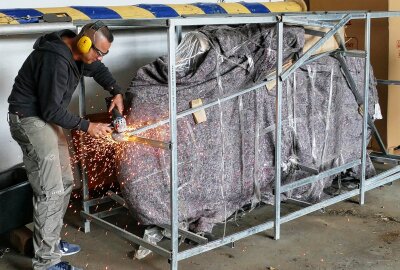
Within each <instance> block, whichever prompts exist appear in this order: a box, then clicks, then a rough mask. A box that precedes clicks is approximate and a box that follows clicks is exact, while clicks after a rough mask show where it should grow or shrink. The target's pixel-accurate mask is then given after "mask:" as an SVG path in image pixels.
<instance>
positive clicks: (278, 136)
mask: <svg viewBox="0 0 400 270" xmlns="http://www.w3.org/2000/svg"><path fill="white" fill-rule="evenodd" d="M276 33H277V40H276V42H277V44H276V48H277V57H276V101H275V111H276V118H275V119H276V120H275V121H276V129H275V145H276V147H275V226H274V238H275V240H278V239H279V238H280V229H281V221H280V218H281V172H282V166H281V163H282V160H281V159H282V157H281V154H282V84H283V82H282V80H281V77H280V76H281V73H282V70H283V67H282V65H283V22H278V23H277V24H276Z"/></svg>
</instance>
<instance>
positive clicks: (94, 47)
mask: <svg viewBox="0 0 400 270" xmlns="http://www.w3.org/2000/svg"><path fill="white" fill-rule="evenodd" d="M92 48H93V50H95V52H96V53H97V55H98V56H101V57H104V56H106V55H107V53H108V52H109V51H106V52H102V51H100V50H99V49H98V48H96V46H94V44H92Z"/></svg>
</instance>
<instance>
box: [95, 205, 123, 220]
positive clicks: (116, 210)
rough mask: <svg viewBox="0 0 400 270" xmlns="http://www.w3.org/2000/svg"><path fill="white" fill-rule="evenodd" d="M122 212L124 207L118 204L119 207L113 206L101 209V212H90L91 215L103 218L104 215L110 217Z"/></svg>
mask: <svg viewBox="0 0 400 270" xmlns="http://www.w3.org/2000/svg"><path fill="white" fill-rule="evenodd" d="M122 213H126V208H125V207H122V206H119V207H116V208H113V209H111V210H105V211H101V212H97V213H92V214H91V215H93V216H96V217H98V218H101V219H103V218H106V217H111V216H115V215H118V214H122Z"/></svg>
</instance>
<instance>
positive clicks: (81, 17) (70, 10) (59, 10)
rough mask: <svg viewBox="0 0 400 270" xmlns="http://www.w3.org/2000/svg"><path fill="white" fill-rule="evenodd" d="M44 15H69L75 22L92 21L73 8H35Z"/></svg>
mask: <svg viewBox="0 0 400 270" xmlns="http://www.w3.org/2000/svg"><path fill="white" fill-rule="evenodd" d="M35 9H36V10H38V11H40V12H42V13H63V12H64V13H67V14H68V15H69V16H70V17H71V18H72V20H73V21H75V20H90V18H89V17H88V16H87V15H86V14H85V13H83V12H81V11H79V10H76V9H74V8H71V7H55V8H35Z"/></svg>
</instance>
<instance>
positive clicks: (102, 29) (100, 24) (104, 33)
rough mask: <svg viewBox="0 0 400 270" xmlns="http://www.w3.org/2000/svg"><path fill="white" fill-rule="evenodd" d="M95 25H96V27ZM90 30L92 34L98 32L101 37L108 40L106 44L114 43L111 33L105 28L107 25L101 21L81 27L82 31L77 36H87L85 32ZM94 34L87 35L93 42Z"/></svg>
mask: <svg viewBox="0 0 400 270" xmlns="http://www.w3.org/2000/svg"><path fill="white" fill-rule="evenodd" d="M96 25H98V26H97V27H96ZM96 28H97V29H96ZM90 29H92V30H93V31H94V33H96V32H100V33H101V35H102V36H104V37H105V38H106V39H107V40H108V42H110V43H112V42H113V41H114V36H113V34H112V33H111V31H110V29H109V28H108V27H107V25H105V24H104V23H103V22H101V21H97V22H94V23H88V24H86V25H84V26H83V27H82V30H81V31H80V32H79V36H83V35H84V34H87V32H89V30H90ZM94 33H93V34H92V35H89V36H91V39H92V40H93V35H94Z"/></svg>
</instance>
